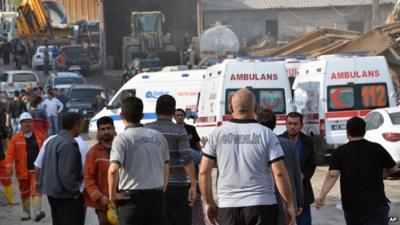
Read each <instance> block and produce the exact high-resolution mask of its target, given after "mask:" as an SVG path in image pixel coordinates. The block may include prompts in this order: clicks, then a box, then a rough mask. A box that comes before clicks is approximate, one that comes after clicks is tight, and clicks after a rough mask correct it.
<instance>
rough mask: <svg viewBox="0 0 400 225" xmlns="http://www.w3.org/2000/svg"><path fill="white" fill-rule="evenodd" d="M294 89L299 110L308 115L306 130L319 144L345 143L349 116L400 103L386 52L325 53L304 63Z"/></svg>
mask: <svg viewBox="0 0 400 225" xmlns="http://www.w3.org/2000/svg"><path fill="white" fill-rule="evenodd" d="M293 89H294V97H293V98H294V104H295V107H296V110H297V111H298V112H300V113H302V114H303V115H304V132H305V133H307V134H309V135H311V136H314V137H315V140H316V141H318V144H317V145H319V146H321V145H324V144H325V143H326V144H328V145H329V146H331V147H334V146H339V145H342V144H345V143H346V142H347V136H346V122H347V120H348V119H349V118H351V117H353V116H360V117H364V116H365V115H366V114H367V113H368V112H369V111H371V110H372V109H376V108H382V107H392V106H396V99H395V91H394V87H393V83H392V80H391V77H390V73H389V68H388V65H387V63H386V60H385V58H384V57H382V56H365V57H358V56H340V55H327V56H321V57H319V58H318V59H317V60H316V61H312V62H308V63H304V64H302V65H301V66H300V68H299V75H298V76H297V77H296V79H295V81H294V84H293ZM329 146H326V145H325V146H324V147H329Z"/></svg>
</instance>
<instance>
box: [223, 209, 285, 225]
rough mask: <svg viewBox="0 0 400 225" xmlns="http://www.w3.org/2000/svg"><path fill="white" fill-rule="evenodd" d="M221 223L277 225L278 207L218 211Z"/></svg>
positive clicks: (230, 224)
mask: <svg viewBox="0 0 400 225" xmlns="http://www.w3.org/2000/svg"><path fill="white" fill-rule="evenodd" d="M218 214H219V223H220V224H223V225H276V222H277V221H276V219H277V215H278V207H277V206H276V205H260V206H248V207H236V208H220V209H218Z"/></svg>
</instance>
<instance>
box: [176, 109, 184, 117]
mask: <svg viewBox="0 0 400 225" xmlns="http://www.w3.org/2000/svg"><path fill="white" fill-rule="evenodd" d="M175 112H182V113H183V116H186V112H185V110H183V109H181V108H177V109H176V110H175Z"/></svg>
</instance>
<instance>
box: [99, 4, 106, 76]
mask: <svg viewBox="0 0 400 225" xmlns="http://www.w3.org/2000/svg"><path fill="white" fill-rule="evenodd" d="M104 1H105V0H99V1H98V2H99V17H100V68H101V70H102V72H104V71H105V70H106V69H107V49H106V48H107V46H106V30H105V26H104V20H105V19H104Z"/></svg>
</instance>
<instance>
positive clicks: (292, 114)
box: [286, 112, 303, 124]
mask: <svg viewBox="0 0 400 225" xmlns="http://www.w3.org/2000/svg"><path fill="white" fill-rule="evenodd" d="M287 117H290V118H299V119H300V123H301V124H303V115H302V114H301V113H298V112H291V113H289V114H288V115H287ZM286 120H287V118H286Z"/></svg>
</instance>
